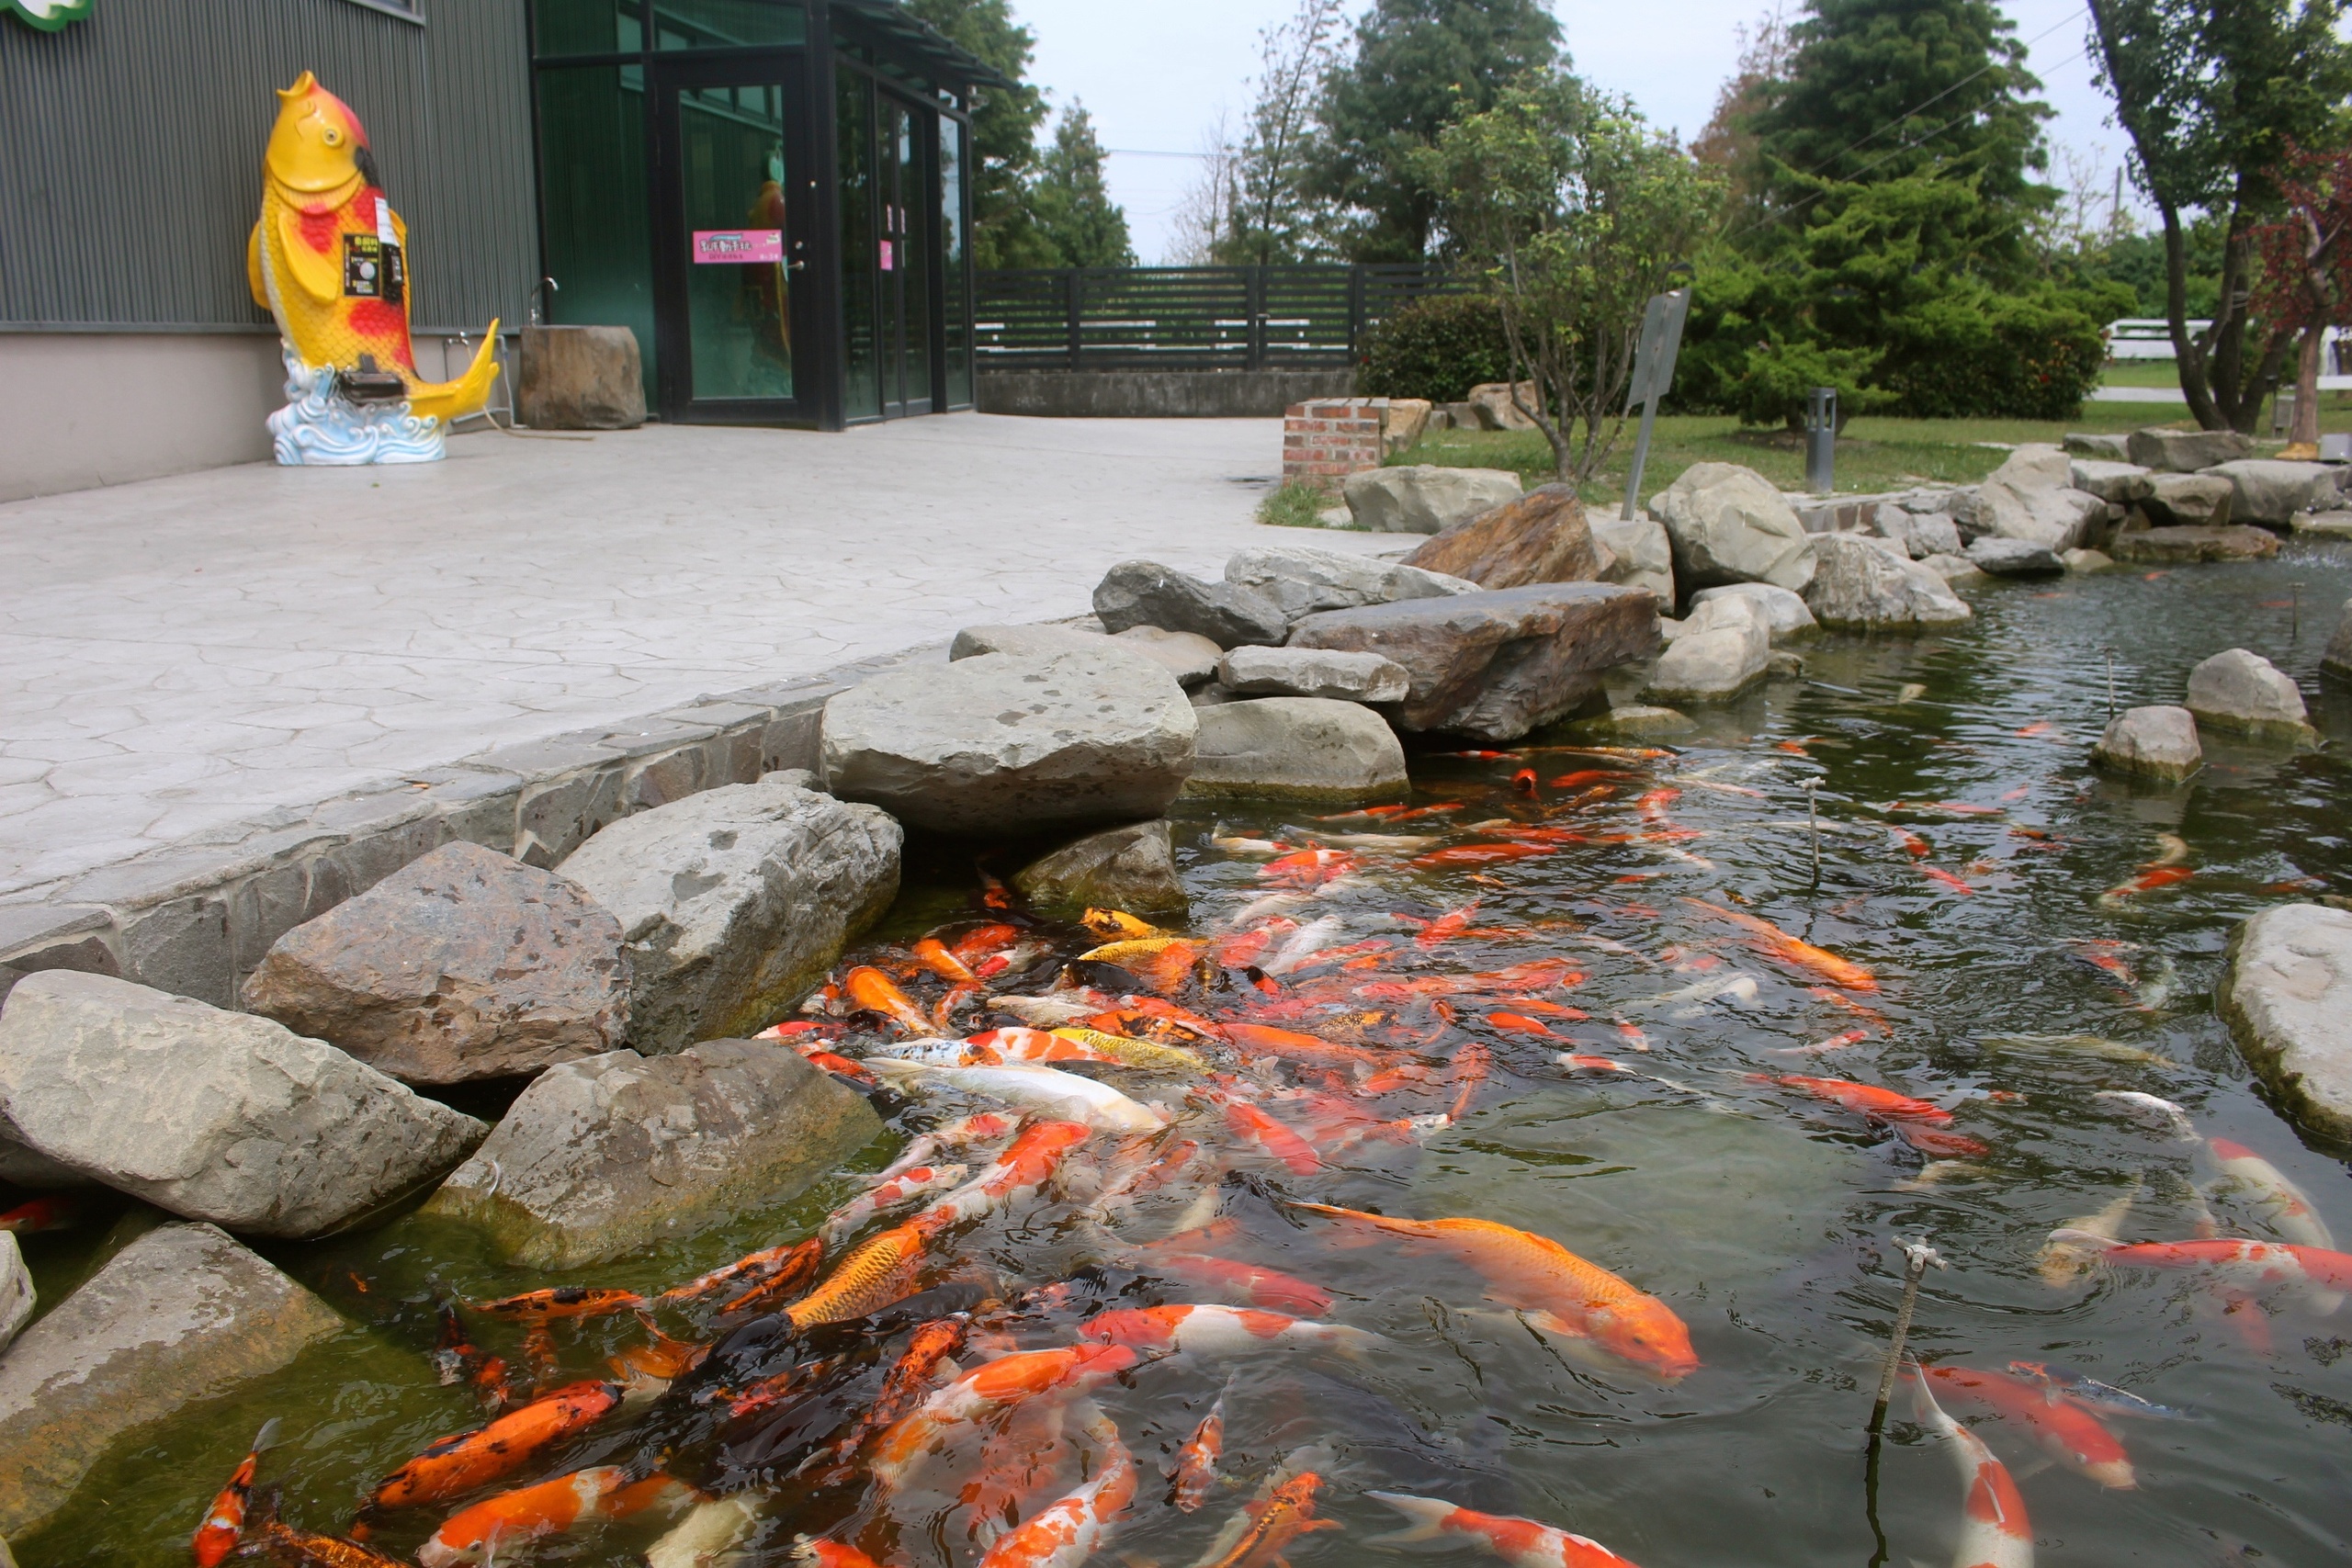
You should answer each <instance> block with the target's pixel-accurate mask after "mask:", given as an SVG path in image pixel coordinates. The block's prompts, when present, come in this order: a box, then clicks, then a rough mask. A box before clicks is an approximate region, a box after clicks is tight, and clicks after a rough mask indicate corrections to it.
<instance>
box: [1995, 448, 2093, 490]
mask: <svg viewBox="0 0 2352 1568" xmlns="http://www.w3.org/2000/svg"><path fill="white" fill-rule="evenodd" d="M2074 471H2075V464H2074V459H2073V458H2071V457H2067V456H2066V449H2065V448H2064V447H2063V446H2051V445H2048V444H2047V443H2043V442H2029V443H2027V444H2026V445H2024V446H2019V447H2018V448H2017V449H2016V450H2015V451H2013V452H2011V453H2010V454H2009V455H2008V456H2007V457H2005V458H2003V459H2002V461H2001V466H2000V467H1999V468H1995V469H1994V470H1993V471H1992V472H1991V473H1989V474H1987V475H1985V481H1986V482H1987V483H1990V484H2002V485H2007V487H2008V488H2009V489H2011V490H2015V491H2035V490H2064V489H2066V488H2067V487H2068V486H2070V485H2072V484H2073V483H2074V482H2075V479H2074Z"/></svg>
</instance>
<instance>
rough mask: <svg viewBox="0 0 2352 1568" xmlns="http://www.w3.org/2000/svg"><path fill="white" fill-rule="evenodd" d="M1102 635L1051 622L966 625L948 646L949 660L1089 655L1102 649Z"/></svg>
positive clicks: (1097, 632)
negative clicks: (990, 655) (1007, 655)
mask: <svg viewBox="0 0 2352 1568" xmlns="http://www.w3.org/2000/svg"><path fill="white" fill-rule="evenodd" d="M1103 641H1104V637H1103V634H1102V633H1101V632H1099V631H1096V630H1094V629H1093V628H1092V627H1091V626H1056V625H1054V624H1052V623H1050V622H1048V623H1045V624H1041V625H1036V626H966V627H965V628H964V629H963V630H962V631H959V632H957V633H956V640H955V641H953V642H951V643H949V644H948V645H947V657H948V658H949V659H950V660H956V659H977V658H978V657H979V656H980V655H981V654H983V653H1017V654H1020V655H1021V656H1022V657H1023V658H1024V659H1042V658H1044V657H1045V656H1046V654H1049V653H1070V652H1089V651H1092V650H1094V649H1100V648H1101V647H1102V646H1103Z"/></svg>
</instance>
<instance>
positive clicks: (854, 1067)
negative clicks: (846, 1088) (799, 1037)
mask: <svg viewBox="0 0 2352 1568" xmlns="http://www.w3.org/2000/svg"><path fill="white" fill-rule="evenodd" d="M794 1049H795V1050H797V1051H798V1052H799V1053H800V1059H801V1060H802V1061H805V1062H807V1063H808V1064H809V1066H812V1067H815V1068H816V1069H817V1070H818V1071H820V1072H826V1073H831V1074H832V1075H833V1076H834V1077H837V1078H848V1079H850V1080H851V1081H852V1082H854V1083H861V1084H864V1085H865V1086H866V1087H867V1088H868V1089H872V1088H875V1087H876V1086H877V1085H879V1084H880V1083H881V1081H882V1080H881V1079H880V1078H877V1077H875V1076H874V1069H873V1068H871V1067H869V1066H866V1065H865V1063H863V1062H853V1061H851V1060H850V1059H849V1058H848V1057H847V1056H836V1055H833V1053H831V1051H820V1050H817V1049H815V1048H814V1047H812V1046H795V1047H794Z"/></svg>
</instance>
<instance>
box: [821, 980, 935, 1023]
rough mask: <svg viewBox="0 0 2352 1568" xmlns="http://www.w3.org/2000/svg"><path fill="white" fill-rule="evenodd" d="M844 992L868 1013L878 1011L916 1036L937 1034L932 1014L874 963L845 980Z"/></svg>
mask: <svg viewBox="0 0 2352 1568" xmlns="http://www.w3.org/2000/svg"><path fill="white" fill-rule="evenodd" d="M842 990H844V991H846V992H848V993H849V999H850V1000H851V1001H852V1002H853V1003H854V1004H855V1005H856V1006H858V1007H860V1008H863V1009H865V1010H866V1011H868V1012H878V1013H880V1014H881V1015H882V1016H883V1017H885V1018H887V1019H889V1020H890V1021H892V1022H894V1023H896V1024H898V1025H899V1027H900V1028H901V1029H904V1030H906V1031H907V1032H910V1033H912V1034H936V1033H938V1032H939V1026H938V1025H937V1024H935V1023H933V1022H932V1021H931V1015H930V1014H929V1013H926V1012H925V1011H923V1010H922V1009H921V1008H919V1007H917V1006H915V1004H914V999H913V998H911V997H909V996H908V995H907V993H906V992H904V991H902V990H900V989H899V987H898V985H897V983H896V982H895V981H893V980H892V979H891V978H890V976H888V975H885V974H884V973H882V971H881V970H879V969H876V968H874V967H873V966H872V965H870V964H860V965H858V966H857V967H856V968H854V969H853V970H851V971H850V972H849V973H848V974H847V975H845V976H842Z"/></svg>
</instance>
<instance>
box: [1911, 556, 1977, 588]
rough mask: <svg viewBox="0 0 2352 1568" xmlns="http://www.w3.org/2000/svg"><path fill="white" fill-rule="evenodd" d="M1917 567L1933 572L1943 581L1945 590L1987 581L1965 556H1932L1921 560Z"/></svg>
mask: <svg viewBox="0 0 2352 1568" xmlns="http://www.w3.org/2000/svg"><path fill="white" fill-rule="evenodd" d="M1919 565H1921V566H1923V567H1925V568H1927V569H1928V570H1929V571H1932V572H1934V573H1935V574H1936V575H1937V576H1938V577H1940V578H1942V579H1943V580H1944V586H1946V587H1947V588H1949V587H1951V586H1952V585H1954V584H1960V585H1962V586H1963V587H1964V586H1967V585H1969V584H1972V583H1978V582H1984V581H1989V580H1988V579H1987V577H1986V575H1985V572H1984V571H1983V570H1980V569H1979V568H1978V567H1977V565H1976V563H1975V562H1974V561H1973V560H1970V559H1969V558H1967V557H1966V556H1960V555H1933V556H1928V557H1927V558H1925V559H1923V560H1921V561H1920V562H1919Z"/></svg>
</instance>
